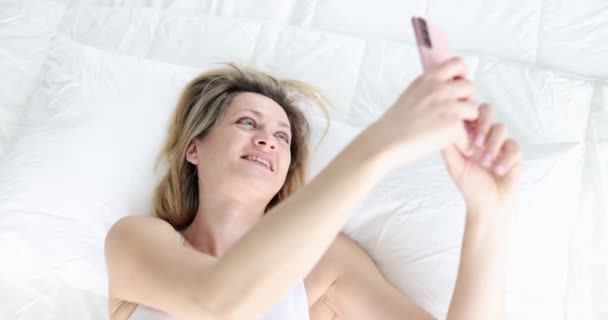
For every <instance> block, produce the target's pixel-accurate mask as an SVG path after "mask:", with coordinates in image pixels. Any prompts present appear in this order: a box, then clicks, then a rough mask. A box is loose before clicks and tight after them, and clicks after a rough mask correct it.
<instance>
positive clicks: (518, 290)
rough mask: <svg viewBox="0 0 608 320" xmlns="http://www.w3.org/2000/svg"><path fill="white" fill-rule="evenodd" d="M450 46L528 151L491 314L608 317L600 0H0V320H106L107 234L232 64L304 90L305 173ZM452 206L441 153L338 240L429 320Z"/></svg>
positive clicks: (146, 206)
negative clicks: (207, 87)
mask: <svg viewBox="0 0 608 320" xmlns="http://www.w3.org/2000/svg"><path fill="white" fill-rule="evenodd" d="M413 15H420V16H424V17H427V18H428V19H429V20H431V21H433V22H434V23H435V24H437V25H439V26H441V27H442V28H444V29H445V30H447V31H448V35H449V37H450V42H451V44H452V46H453V47H454V49H455V51H456V53H457V54H458V55H460V56H462V57H463V58H464V59H465V61H466V62H467V65H468V66H469V75H470V78H471V79H472V80H473V81H474V82H475V84H476V86H477V92H478V96H479V99H480V100H481V101H491V102H493V103H494V104H495V106H496V108H497V119H498V121H501V122H504V123H505V124H507V126H508V128H509V130H510V134H511V135H512V136H513V137H514V138H515V139H517V140H518V141H519V142H520V143H521V145H522V147H523V150H524V168H523V171H522V178H521V182H520V188H519V194H518V201H517V205H516V210H515V212H514V215H513V219H512V226H511V228H510V242H509V244H510V246H509V248H510V249H509V267H508V286H507V302H506V303H507V310H506V318H507V319H509V320H511V319H563V320H591V319H596V320H601V319H608V234H607V231H608V201H607V199H608V81H607V80H608V63H606V58H607V57H608V22H607V21H608V4H606V3H604V2H603V1H600V0H585V1H574V0H532V1H530V0H512V1H491V2H490V1H483V0H467V1H466V2H463V1H458V2H456V1H424V0H413V1H407V2H405V1H396V0H377V1H363V0H350V1H346V0H327V1H317V0H307V1H295V0H267V1H263V2H260V1H251V0H238V1H237V0H225V1H212V0H205V1H203V0H133V1H123V0H88V1H76V0H73V1H69V0H57V1H48V0H46V1H45V0H39V1H7V0H0V57H1V59H0V73H1V74H2V76H1V77H0V88H1V90H0V261H2V263H0V296H1V297H2V303H0V319H107V318H108V314H107V312H108V310H107V303H108V301H107V299H108V298H107V274H106V270H105V264H104V259H103V240H104V237H105V233H106V232H107V230H108V229H109V227H110V226H111V225H112V223H113V222H114V221H116V220H117V219H119V218H120V217H122V216H125V215H127V214H149V213H150V210H151V203H150V199H151V194H152V190H153V186H154V183H155V182H156V181H157V179H158V177H156V176H155V175H154V174H153V171H152V166H153V159H154V156H155V155H156V152H157V151H158V148H159V147H160V144H161V143H162V139H163V137H164V134H165V133H166V125H167V121H168V117H169V115H170V113H171V111H172V107H173V106H174V105H175V100H176V98H177V95H178V94H179V90H180V89H181V88H182V87H183V86H184V85H185V83H186V82H187V81H188V80H189V79H191V78H193V77H194V76H195V75H197V74H198V73H200V72H201V71H202V70H205V69H207V68H211V67H214V66H218V65H219V64H220V63H223V62H228V61H234V62H237V63H241V64H247V65H254V66H256V67H258V68H260V69H262V70H264V71H268V72H271V73H273V74H276V75H278V76H282V77H290V78H295V79H299V80H303V81H307V82H309V83H312V84H314V85H316V86H318V87H319V88H321V89H322V90H323V92H324V93H325V94H326V95H327V96H328V97H329V99H330V100H331V102H332V104H333V107H332V108H331V110H330V116H331V122H330V123H329V129H328V132H327V135H326V136H325V137H324V138H323V139H321V138H322V135H323V132H324V130H325V129H326V126H327V123H326V121H325V120H324V118H323V116H322V114H321V113H320V112H319V110H318V109H316V108H314V106H310V105H309V106H303V108H305V111H306V113H307V115H308V116H309V119H310V122H311V127H312V129H313V130H312V137H311V140H312V141H311V142H312V144H311V145H312V146H313V147H314V149H313V154H312V161H311V163H310V177H309V179H311V178H312V177H314V175H316V174H317V173H318V172H319V171H320V170H321V169H322V168H323V167H324V166H325V165H327V163H328V162H329V161H331V159H332V158H333V157H334V156H335V155H336V154H337V153H338V152H339V151H340V150H341V148H343V147H344V146H346V145H347V144H348V143H349V142H350V141H351V140H352V139H353V138H354V137H355V136H356V135H357V134H358V133H359V132H360V131H361V130H362V129H364V128H365V127H366V126H367V125H369V124H370V123H371V122H373V121H374V120H375V119H377V118H378V117H379V116H380V115H381V114H382V113H383V112H384V111H385V110H386V109H387V108H388V107H390V105H391V103H392V102H393V101H394V100H395V99H396V97H397V96H398V94H399V93H400V92H401V91H402V90H404V89H405V88H406V87H407V85H408V84H409V83H410V82H411V81H412V80H413V79H414V78H415V77H416V76H417V75H419V74H420V72H421V66H420V62H419V59H418V57H417V52H416V49H415V40H414V36H413V32H412V28H411V25H410V17H411V16H413ZM463 217H464V203H463V200H462V199H461V197H460V195H459V194H458V192H457V190H456V188H455V186H454V185H453V183H452V182H451V181H450V179H449V176H448V175H447V172H446V169H445V167H444V165H443V162H442V160H441V157H440V156H439V154H437V155H434V156H430V157H427V158H425V159H420V160H419V161H417V162H416V163H414V164H412V165H410V166H406V167H401V168H396V169H395V170H394V171H392V172H391V173H390V174H389V175H387V176H386V178H385V179H383V180H382V181H381V182H380V183H379V184H378V185H377V186H376V187H375V188H374V190H373V191H372V192H370V194H369V195H368V197H367V198H366V199H363V201H362V204H361V206H360V207H359V208H358V209H357V210H356V211H355V212H354V213H353V216H352V218H351V219H350V220H349V221H348V223H347V224H346V225H345V227H344V230H343V231H344V232H345V233H347V234H348V235H349V236H351V237H352V238H353V239H354V240H356V241H357V242H358V243H359V244H360V245H361V246H363V247H364V248H365V249H366V250H367V251H368V253H369V254H370V255H371V256H372V258H373V259H374V260H375V262H376V263H377V264H378V266H379V267H380V269H381V270H382V272H383V273H384V274H385V276H386V277H387V279H389V281H391V282H392V283H394V284H395V285H396V286H397V287H398V288H399V289H400V290H402V291H403V292H404V293H406V294H408V295H410V296H411V297H412V298H413V299H414V300H416V302H417V303H419V304H420V305H421V306H423V307H424V308H425V309H427V310H429V312H431V313H432V314H433V315H434V316H436V317H437V318H439V319H442V318H445V315H446V313H447V308H448V305H449V301H450V297H451V293H452V291H453V288H454V281H455V277H456V272H457V266H458V259H459V253H460V243H461V237H462V231H463Z"/></svg>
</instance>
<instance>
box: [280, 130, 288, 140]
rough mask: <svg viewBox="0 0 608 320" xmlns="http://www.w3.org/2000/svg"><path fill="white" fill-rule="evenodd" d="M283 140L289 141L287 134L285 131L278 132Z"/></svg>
mask: <svg viewBox="0 0 608 320" xmlns="http://www.w3.org/2000/svg"><path fill="white" fill-rule="evenodd" d="M279 135H281V136H282V138H283V140H285V142H287V143H289V136H288V135H287V134H286V133H285V132H279Z"/></svg>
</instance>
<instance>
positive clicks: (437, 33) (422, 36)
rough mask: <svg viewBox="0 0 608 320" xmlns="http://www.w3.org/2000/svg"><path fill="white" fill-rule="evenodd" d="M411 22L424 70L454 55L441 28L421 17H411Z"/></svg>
mask: <svg viewBox="0 0 608 320" xmlns="http://www.w3.org/2000/svg"><path fill="white" fill-rule="evenodd" d="M412 24H413V26H414V34H415V35H416V43H417V44H418V53H419V54H420V59H421V60H422V69H423V70H424V71H428V70H429V69H431V68H433V66H435V65H437V64H440V63H442V62H444V61H445V60H448V59H449V58H451V57H453V56H454V55H453V54H452V50H451V49H450V46H449V45H448V36H447V34H446V33H445V32H444V31H443V30H441V29H440V28H439V27H437V26H435V25H433V24H431V23H429V22H427V21H426V20H425V19H423V18H421V17H412Z"/></svg>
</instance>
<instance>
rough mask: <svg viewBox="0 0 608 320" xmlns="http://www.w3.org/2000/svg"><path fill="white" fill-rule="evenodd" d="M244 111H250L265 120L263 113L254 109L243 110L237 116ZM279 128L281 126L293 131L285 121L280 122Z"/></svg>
mask: <svg viewBox="0 0 608 320" xmlns="http://www.w3.org/2000/svg"><path fill="white" fill-rule="evenodd" d="M243 111H249V112H251V113H253V114H255V115H256V116H258V117H260V118H262V119H264V114H263V113H261V112H259V111H257V110H254V109H243V110H241V111H239V112H237V114H239V113H241V112H243ZM279 126H281V127H283V128H287V129H289V130H290V131H291V127H290V126H289V125H288V124H287V123H285V122H283V121H279Z"/></svg>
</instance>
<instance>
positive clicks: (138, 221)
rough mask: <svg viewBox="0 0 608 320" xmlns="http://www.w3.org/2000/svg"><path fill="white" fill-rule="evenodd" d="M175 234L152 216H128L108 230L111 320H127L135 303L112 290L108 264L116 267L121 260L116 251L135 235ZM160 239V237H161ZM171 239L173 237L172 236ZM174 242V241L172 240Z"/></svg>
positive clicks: (165, 224)
mask: <svg viewBox="0 0 608 320" xmlns="http://www.w3.org/2000/svg"><path fill="white" fill-rule="evenodd" d="M172 232H175V229H174V228H173V227H172V226H171V225H170V224H169V223H168V222H166V221H164V220H162V219H159V218H156V217H153V216H142V215H130V216H125V217H122V218H120V219H118V220H117V221H116V222H115V223H114V224H113V225H112V226H111V227H110V229H109V230H108V233H107V234H106V238H105V246H104V250H105V259H106V264H107V265H108V277H109V289H110V290H109V312H110V319H111V320H125V319H128V318H129V317H130V316H131V314H132V313H133V311H135V308H136V307H137V304H136V303H133V302H130V301H126V300H123V299H121V298H119V297H118V296H117V295H116V294H115V292H114V291H113V290H112V289H113V287H114V286H115V285H116V281H117V279H115V278H114V277H113V275H114V274H113V272H111V271H112V270H111V269H110V268H109V267H110V264H111V263H113V264H114V265H116V264H117V263H116V262H117V261H118V260H120V259H121V256H122V255H123V253H124V252H123V251H121V250H117V249H118V248H122V247H124V246H128V245H130V242H136V241H132V240H134V239H135V238H136V237H137V235H144V236H145V235H147V234H159V233H161V234H165V235H167V234H168V233H172ZM161 238H162V237H161ZM164 238H165V239H166V240H165V241H167V242H168V241H172V240H171V238H169V237H164ZM173 239H175V237H174V236H173ZM173 241H174V240H173Z"/></svg>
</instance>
